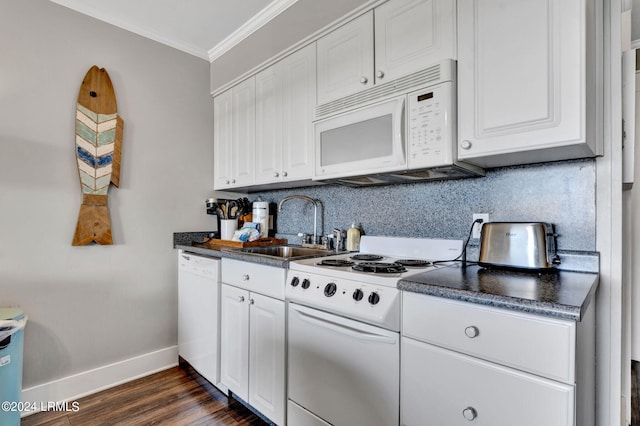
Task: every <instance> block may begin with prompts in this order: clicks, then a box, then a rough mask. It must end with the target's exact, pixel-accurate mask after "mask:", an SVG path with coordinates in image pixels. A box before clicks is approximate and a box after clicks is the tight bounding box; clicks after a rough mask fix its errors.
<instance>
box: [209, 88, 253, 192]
mask: <svg viewBox="0 0 640 426" xmlns="http://www.w3.org/2000/svg"><path fill="white" fill-rule="evenodd" d="M213 108H214V112H213V115H214V116H213V138H214V141H213V147H214V148H213V155H214V183H213V188H214V189H226V188H233V187H238V186H244V185H252V184H253V180H254V144H255V143H254V141H255V79H254V78H253V77H251V78H249V79H247V80H245V81H243V82H242V83H240V84H238V85H236V86H234V87H232V88H231V89H229V90H227V91H226V92H224V93H221V94H220V95H218V96H216V97H215V98H214V100H213Z"/></svg>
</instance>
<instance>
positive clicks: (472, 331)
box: [464, 325, 480, 339]
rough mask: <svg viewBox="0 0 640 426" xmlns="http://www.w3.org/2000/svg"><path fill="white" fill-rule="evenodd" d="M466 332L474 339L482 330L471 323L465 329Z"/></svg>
mask: <svg viewBox="0 0 640 426" xmlns="http://www.w3.org/2000/svg"><path fill="white" fill-rule="evenodd" d="M464 334H466V335H467V337H468V338H470V339H473V338H476V337H478V335H479V334H480V330H478V327H476V326H475V325H470V326H469V327H467V328H465V329H464Z"/></svg>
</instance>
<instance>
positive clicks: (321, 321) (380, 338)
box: [293, 308, 398, 345]
mask: <svg viewBox="0 0 640 426" xmlns="http://www.w3.org/2000/svg"><path fill="white" fill-rule="evenodd" d="M293 309H294V310H295V311H296V312H297V313H298V315H300V319H301V320H303V321H305V322H308V323H311V324H316V325H319V326H321V327H324V328H328V329H331V330H333V331H336V332H338V333H341V334H345V335H347V336H351V337H354V338H356V339H360V340H368V341H373V342H379V343H387V344H390V345H395V344H396V343H397V342H398V341H397V339H395V338H393V337H391V336H384V335H381V334H375V333H370V332H367V331H364V330H359V329H357V328H353V327H349V326H348V325H345V324H340V323H337V322H334V321H331V320H329V319H327V318H318V317H316V316H314V315H311V314H309V313H308V312H303V311H301V310H299V309H296V308H293Z"/></svg>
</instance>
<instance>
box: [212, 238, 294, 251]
mask: <svg viewBox="0 0 640 426" xmlns="http://www.w3.org/2000/svg"><path fill="white" fill-rule="evenodd" d="M287 242H288V241H287V239H286V238H271V237H269V238H260V239H257V240H255V241H250V242H244V243H243V242H242V241H231V240H219V239H211V240H209V241H207V242H206V243H205V244H206V245H208V246H210V247H211V248H214V249H218V248H219V247H227V248H229V247H231V248H244V247H264V246H278V245H282V244H287Z"/></svg>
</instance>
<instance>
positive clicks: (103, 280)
mask: <svg viewBox="0 0 640 426" xmlns="http://www.w3.org/2000/svg"><path fill="white" fill-rule="evenodd" d="M0 10H1V11H2V12H1V13H0V306H19V307H21V308H23V310H24V311H25V312H26V313H27V315H28V316H29V323H28V325H27V328H26V331H25V363H24V383H23V384H24V387H30V386H34V385H37V384H41V383H45V382H49V381H51V380H54V379H57V378H61V377H65V376H68V375H71V374H74V373H78V372H82V371H86V370H89V369H92V368H95V367H99V366H102V365H105V364H108V363H112V362H116V361H120V360H124V359H127V358H131V357H133V356H136V355H140V354H145V353H148V352H150V351H154V350H158V349H163V348H167V347H171V346H173V345H176V342H177V286H176V278H177V270H176V257H175V256H176V254H175V251H174V250H173V249H172V233H173V232H174V231H188V230H191V231H193V230H208V229H211V228H212V227H213V222H212V221H211V219H210V216H207V215H206V214H205V208H204V199H205V198H206V197H208V196H210V194H211V191H210V188H212V182H213V161H212V158H213V147H212V140H213V123H212V116H213V102H212V99H211V96H210V94H209V63H208V62H207V61H204V60H201V59H198V58H195V57H193V56H189V55H187V54H184V53H182V52H179V51H177V50H174V49H171V48H168V47H166V46H163V45H160V44H158V43H155V42H152V41H149V40H147V39H143V38H141V37H138V36H135V35H133V34H132V33H129V32H127V31H124V30H120V29H117V28H115V27H112V26H110V25H107V24H104V23H101V22H99V21H96V20H94V19H92V18H89V17H86V16H84V15H80V14H77V13H75V12H72V11H70V10H68V9H66V8H64V7H62V6H58V5H56V4H54V3H51V2H49V1H45V0H21V1H15V0H0ZM94 64H95V65H98V66H100V67H104V68H106V69H107V71H108V72H109V74H110V76H111V80H112V82H113V84H114V87H115V91H116V96H117V99H118V107H119V112H120V115H121V116H122V118H123V119H124V122H125V130H124V142H123V144H124V147H123V159H122V172H121V186H120V188H114V187H112V188H111V189H110V192H109V203H110V209H111V220H112V224H113V233H114V240H115V245H113V246H85V247H72V246H71V239H72V237H73V233H74V229H75V225H76V219H77V214H78V208H79V206H80V200H81V195H80V187H79V182H78V173H77V170H76V165H75V154H74V111H75V101H76V98H77V95H78V89H79V86H80V83H81V82H82V78H83V77H84V75H85V73H86V72H87V70H88V69H89V68H90V67H91V66H92V65H94Z"/></svg>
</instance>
